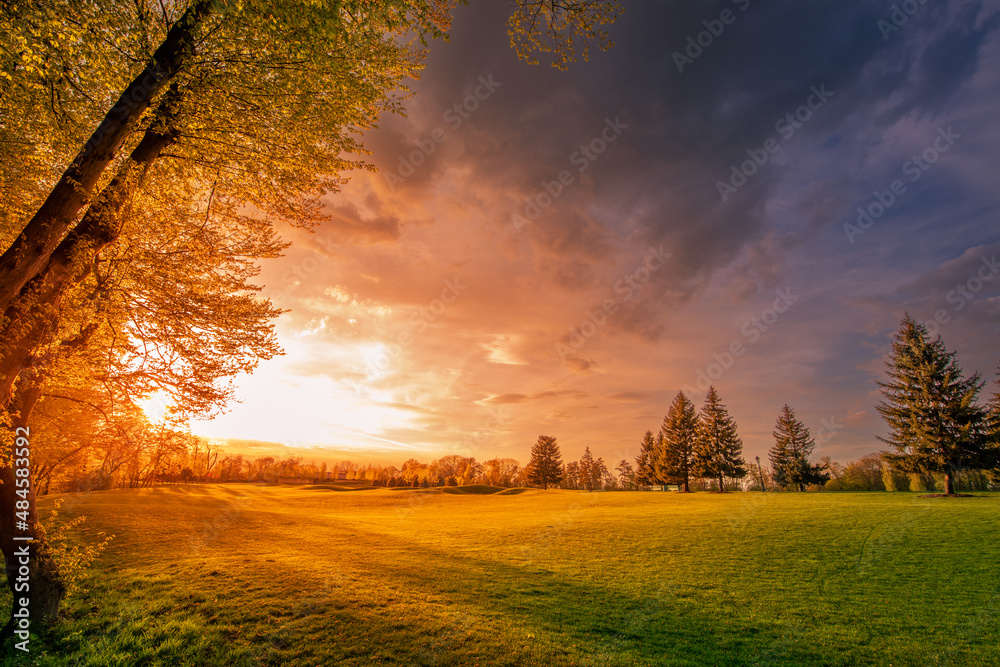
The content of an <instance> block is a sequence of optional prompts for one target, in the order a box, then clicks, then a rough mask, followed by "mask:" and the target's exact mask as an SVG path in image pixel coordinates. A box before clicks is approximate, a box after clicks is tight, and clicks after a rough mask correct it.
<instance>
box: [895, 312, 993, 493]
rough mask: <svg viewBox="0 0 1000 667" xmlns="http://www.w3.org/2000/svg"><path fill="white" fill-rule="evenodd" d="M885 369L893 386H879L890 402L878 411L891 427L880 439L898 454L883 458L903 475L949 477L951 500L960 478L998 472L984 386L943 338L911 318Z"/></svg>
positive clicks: (900, 331)
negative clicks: (966, 472)
mask: <svg viewBox="0 0 1000 667" xmlns="http://www.w3.org/2000/svg"><path fill="white" fill-rule="evenodd" d="M885 365H886V375H888V380H887V381H885V382H882V381H878V382H877V384H878V386H879V388H880V389H881V391H882V396H883V397H884V398H883V400H882V401H880V402H879V404H878V405H877V406H876V408H877V409H878V411H879V413H880V414H881V415H882V418H883V419H885V422H886V424H887V425H888V426H889V435H888V437H885V438H883V437H879V440H881V441H882V442H884V443H886V444H887V445H889V446H890V447H892V449H893V451H891V452H883V453H882V457H883V459H884V460H885V461H886V462H888V463H889V464H890V465H891V466H893V467H894V468H895V469H897V470H901V471H903V472H910V473H924V474H928V473H940V474H943V475H944V486H945V488H944V492H945V494H946V495H953V494H954V493H955V490H954V476H955V473H956V472H958V471H960V470H963V469H967V468H979V469H992V468H994V467H996V466H997V464H998V447H997V446H995V445H994V444H992V443H991V442H990V438H989V435H988V430H989V428H988V419H987V410H986V409H985V408H983V407H981V406H980V405H979V404H978V402H977V399H978V397H979V392H980V390H981V389H982V387H983V384H984V383H983V381H982V380H981V378H980V375H979V373H978V372H977V373H973V374H972V376H970V377H968V378H967V377H965V373H964V372H963V371H962V368H961V367H960V366H959V364H958V361H957V359H956V353H955V352H954V351H952V352H949V351H948V349H947V348H946V347H945V345H944V342H943V341H942V340H941V337H940V336H938V338H937V339H935V340H933V341H932V340H930V336H929V334H928V332H927V328H926V327H924V325H923V324H920V323H918V322H916V321H915V320H913V319H912V318H911V317H910V316H909V315H908V314H907V315H906V316H905V317H904V318H903V321H902V323H901V324H900V326H899V329H897V330H896V332H895V334H894V336H893V340H892V348H891V351H890V353H889V357H888V359H887V360H886V362H885Z"/></svg>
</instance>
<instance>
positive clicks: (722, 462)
mask: <svg viewBox="0 0 1000 667" xmlns="http://www.w3.org/2000/svg"><path fill="white" fill-rule="evenodd" d="M692 472H693V473H694V474H695V475H697V476H698V477H705V478H712V479H717V480H718V481H719V492H720V493H722V492H724V491H725V490H726V487H725V478H726V477H730V478H740V479H741V478H743V477H745V476H746V474H747V468H746V463H745V462H744V461H743V441H742V440H740V436H739V434H738V433H737V430H736V422H735V421H734V420H733V418H732V417H731V416H730V415H729V412H728V411H727V410H726V406H724V405H723V404H722V401H721V400H720V399H719V392H717V391H716V390H715V387H709V388H708V394H706V396H705V404H704V405H703V406H702V408H701V413H700V414H699V415H698V437H697V440H696V445H695V452H694V457H693V465H692Z"/></svg>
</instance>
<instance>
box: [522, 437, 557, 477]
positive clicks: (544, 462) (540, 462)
mask: <svg viewBox="0 0 1000 667" xmlns="http://www.w3.org/2000/svg"><path fill="white" fill-rule="evenodd" d="M562 479H563V467H562V455H561V454H560V453H559V445H558V444H556V439H555V438H554V437H552V436H549V435H540V436H538V442H536V443H535V445H534V446H533V447H532V448H531V462H530V463H528V481H530V482H531V483H532V484H536V485H537V484H541V486H542V488H543V489H548V488H549V484H558V483H559V482H561V481H562Z"/></svg>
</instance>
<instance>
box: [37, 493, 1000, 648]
mask: <svg viewBox="0 0 1000 667" xmlns="http://www.w3.org/2000/svg"><path fill="white" fill-rule="evenodd" d="M469 490H471V491H473V492H472V493H469V492H468V491H469ZM445 491H447V492H442V491H441V490H437V489H413V490H410V489H371V488H368V489H360V488H357V487H351V486H350V485H335V484H334V485H327V486H323V487H306V488H294V487H266V486H251V485H239V486H237V485H231V486H199V485H190V486H172V487H165V488H156V489H149V490H142V491H106V492H96V493H91V494H88V495H86V496H83V497H74V496H66V497H65V498H66V505H64V511H63V518H68V517H72V516H76V515H79V514H86V515H87V516H88V517H89V519H88V521H87V522H86V526H87V527H88V530H87V532H84V533H81V534H80V538H81V539H82V540H93V539H94V535H93V533H96V531H99V530H105V531H108V532H109V533H113V534H114V535H115V536H116V538H115V540H114V542H113V544H112V545H111V546H110V547H109V548H108V550H107V551H106V552H105V553H104V554H103V555H102V557H101V559H100V560H99V561H98V562H97V563H95V565H94V566H93V568H92V574H91V576H90V578H89V579H88V580H87V582H86V587H87V588H88V589H89V591H88V592H86V593H82V594H78V595H76V596H74V598H72V599H71V600H70V601H69V602H68V604H67V605H66V617H65V619H64V620H63V622H62V623H61V624H60V626H59V627H58V628H57V629H56V630H55V631H53V632H52V633H50V634H47V635H46V636H44V637H41V638H37V639H36V640H35V641H34V642H33V653H32V654H31V655H30V657H29V658H28V659H23V658H22V659H19V660H18V661H17V664H38V665H59V666H63V665H101V666H105V665H171V666H174V665H220V666H221V665H227V666H228V665H234V666H235V665H248V666H257V665H303V666H305V665H310V666H314V665H511V666H514V665H545V666H547V667H555V666H560V665H594V666H598V665H893V666H894V667H902V666H903V665H918V666H923V665H1000V648H998V645H1000V494H977V495H978V497H974V498H964V499H938V498H920V497H918V496H917V495H915V494H905V493H900V494H889V493H870V494H821V493H816V494H742V493H740V494H736V493H734V494H727V495H724V496H720V495H715V494H708V493H700V494H690V495H681V494H675V493H581V492H572V491H547V492H542V491H534V490H529V491H525V492H523V493H517V494H513V493H509V492H508V493H502V494H494V493H491V491H494V489H491V488H490V487H476V488H473V489H468V490H466V491H465V492H463V491H462V490H461V489H458V490H456V489H446V490H445ZM456 491H457V492H456ZM48 503H51V499H46V501H45V502H44V503H43V504H42V505H43V508H44V506H45V505H46V504H48Z"/></svg>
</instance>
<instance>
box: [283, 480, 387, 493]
mask: <svg viewBox="0 0 1000 667" xmlns="http://www.w3.org/2000/svg"><path fill="white" fill-rule="evenodd" d="M289 486H291V485H289ZM300 488H302V489H304V490H306V491H364V490H366V489H377V488H379V487H377V486H372V484H371V482H359V483H357V484H355V483H353V482H338V483H336V484H303V485H302V486H301V487H300Z"/></svg>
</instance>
